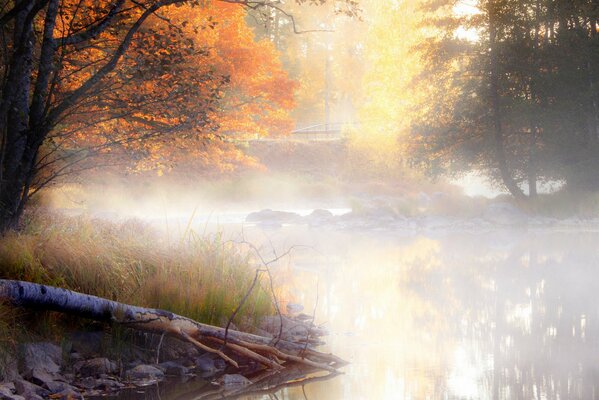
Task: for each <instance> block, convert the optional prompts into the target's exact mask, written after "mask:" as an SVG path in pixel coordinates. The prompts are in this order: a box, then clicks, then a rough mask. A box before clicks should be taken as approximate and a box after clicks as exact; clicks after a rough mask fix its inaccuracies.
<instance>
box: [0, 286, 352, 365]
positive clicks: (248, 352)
mask: <svg viewBox="0 0 599 400" xmlns="http://www.w3.org/2000/svg"><path fill="white" fill-rule="evenodd" d="M0 301H1V302H7V303H10V304H12V305H14V306H18V307H25V308H29V309H33V310H51V311H58V312H63V313H66V314H70V315H75V316H79V317H83V318H90V319H93V320H97V321H108V322H113V323H117V324H122V325H126V326H127V327H130V328H133V329H138V330H142V331H146V332H152V333H157V334H166V335H169V336H173V337H176V338H178V339H180V340H183V341H186V342H189V343H192V344H193V345H194V346H196V347H198V348H200V349H202V350H204V351H209V352H212V353H215V354H218V355H219V356H220V357H221V358H223V359H224V360H225V361H227V362H228V363H229V364H231V365H233V366H235V367H238V364H237V362H236V361H235V360H233V358H231V357H230V356H229V355H227V354H225V353H224V351H223V349H219V348H215V347H211V346H209V345H208V344H207V343H211V344H214V345H220V347H222V345H224V346H225V348H226V349H228V350H230V351H232V352H233V353H235V354H237V355H240V356H242V357H245V358H248V359H252V360H254V361H257V362H258V363H260V364H262V365H264V366H265V367H267V368H269V369H272V370H282V369H285V368H286V363H288V362H289V363H298V364H302V365H306V366H309V367H312V368H317V369H320V370H325V371H329V372H334V371H336V369H337V368H338V367H339V366H340V365H342V364H346V362H345V361H343V360H341V359H340V358H338V357H336V356H333V355H332V354H325V353H322V352H319V351H316V350H313V349H306V348H305V346H304V344H300V343H294V342H289V341H285V340H279V341H278V342H277V344H276V345H272V344H271V338H267V337H263V336H258V335H253V334H249V333H244V332H239V331H234V330H231V329H229V330H228V331H226V330H225V329H223V328H219V327H216V326H212V325H206V324H202V323H199V322H197V321H194V320H192V319H189V318H186V317H183V316H180V315H177V314H174V313H171V312H169V311H165V310H159V309H152V308H145V307H138V306H134V305H129V304H123V303H119V302H116V301H112V300H108V299H104V298H101V297H96V296H91V295H87V294H83V293H78V292H74V291H71V290H66V289H61V288H57V287H53V286H47V285H40V284H36V283H30V282H23V281H16V280H3V279H0ZM225 338H226V339H225ZM225 340H226V344H225Z"/></svg>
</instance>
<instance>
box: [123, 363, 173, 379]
mask: <svg viewBox="0 0 599 400" xmlns="http://www.w3.org/2000/svg"><path fill="white" fill-rule="evenodd" d="M125 376H126V377H127V379H130V380H156V379H162V378H164V372H162V371H161V370H160V369H159V368H157V367H155V366H152V365H147V364H142V365H138V366H137V367H134V368H132V369H130V370H129V371H127V372H126V374H125Z"/></svg>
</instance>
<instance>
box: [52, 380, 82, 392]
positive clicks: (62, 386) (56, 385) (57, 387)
mask: <svg viewBox="0 0 599 400" xmlns="http://www.w3.org/2000/svg"><path fill="white" fill-rule="evenodd" d="M45 386H46V387H47V388H48V390H49V391H50V394H56V393H60V392H63V391H65V390H67V389H71V390H76V389H75V388H74V387H73V386H71V385H69V384H68V383H66V382H60V381H55V382H47V383H46V384H45Z"/></svg>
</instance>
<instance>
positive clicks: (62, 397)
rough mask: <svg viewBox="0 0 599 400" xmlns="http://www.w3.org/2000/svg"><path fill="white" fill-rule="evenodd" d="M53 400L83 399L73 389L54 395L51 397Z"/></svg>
mask: <svg viewBox="0 0 599 400" xmlns="http://www.w3.org/2000/svg"><path fill="white" fill-rule="evenodd" d="M52 398H53V399H59V400H74V399H83V396H82V395H81V393H79V392H78V391H77V390H75V389H73V388H67V389H65V390H63V391H61V392H58V393H55V394H53V395H52Z"/></svg>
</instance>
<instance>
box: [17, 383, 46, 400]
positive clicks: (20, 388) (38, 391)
mask: <svg viewBox="0 0 599 400" xmlns="http://www.w3.org/2000/svg"><path fill="white" fill-rule="evenodd" d="M14 384H15V389H16V392H17V394H20V395H21V396H23V397H26V398H30V397H31V396H33V395H37V396H41V397H45V396H48V395H49V394H50V392H49V391H48V390H47V389H44V388H43V387H41V386H38V385H35V384H33V383H31V382H27V381H26V380H24V379H16V380H15V381H14Z"/></svg>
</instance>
